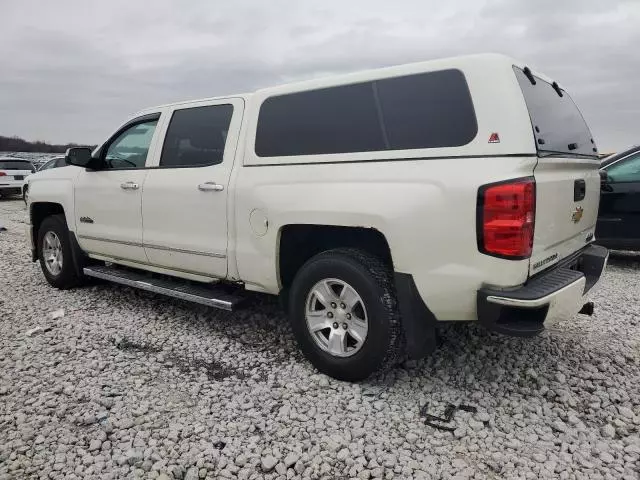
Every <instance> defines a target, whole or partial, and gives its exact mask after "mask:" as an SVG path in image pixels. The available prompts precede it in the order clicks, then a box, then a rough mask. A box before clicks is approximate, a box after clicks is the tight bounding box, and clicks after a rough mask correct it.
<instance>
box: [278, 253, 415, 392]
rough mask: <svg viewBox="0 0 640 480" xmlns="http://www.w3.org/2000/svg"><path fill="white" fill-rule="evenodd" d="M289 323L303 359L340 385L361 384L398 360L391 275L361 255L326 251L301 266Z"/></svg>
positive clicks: (371, 258) (398, 331)
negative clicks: (340, 382) (347, 383)
mask: <svg viewBox="0 0 640 480" xmlns="http://www.w3.org/2000/svg"><path fill="white" fill-rule="evenodd" d="M289 318H290V321H291V326H292V329H293V332H294V335H295V337H296V340H297V342H298V344H299V345H300V349H301V350H302V352H303V353H304V354H305V356H306V357H307V358H308V359H309V360H310V361H311V363H312V364H313V365H314V366H315V367H316V368H317V369H318V370H320V371H321V372H323V373H326V374H327V375H330V376H332V377H334V378H337V379H339V380H347V381H358V380H363V379H365V378H367V377H368V376H370V375H371V374H372V373H374V372H375V371H377V370H380V369H384V368H386V367H389V366H393V365H394V364H395V363H396V362H397V361H399V360H401V359H402V357H403V352H404V335H403V332H402V327H401V324H400V315H399V312H398V303H397V300H396V295H395V288H394V284H393V276H392V272H391V269H390V268H389V267H388V266H387V265H385V264H384V262H382V261H381V260H380V259H378V258H377V257H375V256H372V255H370V254H368V253H366V252H363V251H360V250H357V249H336V250H330V251H327V252H324V253H321V254H319V255H316V256H315V257H313V258H311V259H310V260H309V261H308V262H307V263H305V265H304V266H303V267H302V268H301V269H300V270H299V271H298V273H297V274H296V277H295V279H294V281H293V285H292V287H291V291H290V297H289Z"/></svg>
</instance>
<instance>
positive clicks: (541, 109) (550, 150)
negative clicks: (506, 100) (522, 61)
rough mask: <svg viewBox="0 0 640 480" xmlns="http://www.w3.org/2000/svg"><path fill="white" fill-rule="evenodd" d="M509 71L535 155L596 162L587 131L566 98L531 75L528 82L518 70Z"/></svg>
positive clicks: (590, 138) (576, 110) (565, 94)
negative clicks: (526, 113)
mask: <svg viewBox="0 0 640 480" xmlns="http://www.w3.org/2000/svg"><path fill="white" fill-rule="evenodd" d="M513 70H514V72H515V74H516V77H517V78H518V83H519V84H520V88H521V90H522V94H523V95H524V99H525V102H526V104H527V109H528V110H529V116H530V117H531V123H532V126H533V133H534V137H535V140H536V146H537V148H538V152H539V153H541V154H563V155H570V156H589V157H594V158H596V154H597V149H596V146H595V143H594V141H593V137H592V135H591V131H590V130H589V127H588V126H587V123H586V122H585V121H584V118H583V117H582V114H581V113H580V110H578V107H577V106H576V104H575V103H573V100H572V99H571V97H570V96H569V94H568V93H567V92H566V91H564V90H561V89H560V87H557V84H556V87H554V85H553V84H550V83H549V82H546V81H544V80H542V79H541V78H539V77H537V76H535V75H532V74H531V73H529V75H530V77H531V78H529V76H528V75H527V74H525V71H524V70H522V69H521V68H518V67H513ZM531 79H533V80H534V81H535V85H534V84H533V83H532V81H531Z"/></svg>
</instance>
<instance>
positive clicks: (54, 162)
mask: <svg viewBox="0 0 640 480" xmlns="http://www.w3.org/2000/svg"><path fill="white" fill-rule="evenodd" d="M67 165H68V163H67V161H66V160H65V157H56V158H52V159H51V160H48V161H47V162H45V163H43V164H42V165H40V166H39V167H38V169H37V171H38V172H42V171H44V170H50V169H52V168H60V167H66V166H67ZM22 199H23V200H24V203H27V201H28V200H29V183H28V182H25V183H24V186H23V187H22Z"/></svg>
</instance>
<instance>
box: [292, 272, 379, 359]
mask: <svg viewBox="0 0 640 480" xmlns="http://www.w3.org/2000/svg"><path fill="white" fill-rule="evenodd" d="M305 305H306V307H305V318H306V323H307V328H308V330H309V333H310V335H311V338H313V340H314V342H315V343H316V345H317V346H318V347H319V348H320V349H321V350H323V351H324V352H327V353H328V354H330V355H332V356H335V357H350V356H352V355H355V354H356V353H358V352H359V351H360V349H361V348H362V346H363V345H364V342H365V340H366V339H367V333H368V331H369V321H368V317H367V310H366V308H365V305H364V301H363V300H362V297H361V296H360V295H359V294H358V292H357V291H356V290H355V289H354V288H353V287H352V286H351V285H349V284H348V283H347V282H345V281H343V280H339V279H337V278H327V279H323V280H321V281H319V282H318V283H316V284H315V285H314V286H313V287H312V288H311V290H310V292H309V295H307V301H306V304H305Z"/></svg>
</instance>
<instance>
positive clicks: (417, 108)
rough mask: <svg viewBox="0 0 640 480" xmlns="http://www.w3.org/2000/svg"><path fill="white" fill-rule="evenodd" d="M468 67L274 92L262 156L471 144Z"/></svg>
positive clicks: (264, 121) (259, 148)
mask: <svg viewBox="0 0 640 480" xmlns="http://www.w3.org/2000/svg"><path fill="white" fill-rule="evenodd" d="M477 131H478V126H477V121H476V115H475V112H474V108H473V102H472V101H471V94H470V93H469V88H468V86H467V82H466V80H465V77H464V75H463V73H462V72H461V71H459V70H442V71H436V72H428V73H422V74H416V75H407V76H401V77H394V78H385V79H380V80H376V81H373V82H366V83H358V84H352V85H341V86H336V87H330V88H324V89H319V90H312V91H305V92H298V93H292V94H287V95H280V96H276V97H270V98H267V99H266V100H265V101H264V103H263V104H262V106H261V108H260V114H259V117H258V127H257V132H256V145H255V151H256V154H257V155H258V156H260V157H276V156H292V155H321V154H332V153H355V152H372V151H383V150H411V149H420V148H438V147H457V146H461V145H466V144H467V143H469V142H470V141H471V140H473V139H474V138H475V136H476V134H477Z"/></svg>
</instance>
